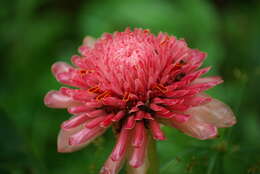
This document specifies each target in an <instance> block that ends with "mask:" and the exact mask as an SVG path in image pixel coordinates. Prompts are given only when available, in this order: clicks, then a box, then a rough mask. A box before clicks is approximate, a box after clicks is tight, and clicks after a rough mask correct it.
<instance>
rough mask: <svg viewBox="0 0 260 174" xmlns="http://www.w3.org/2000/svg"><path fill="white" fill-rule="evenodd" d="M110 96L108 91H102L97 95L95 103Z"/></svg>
mask: <svg viewBox="0 0 260 174" xmlns="http://www.w3.org/2000/svg"><path fill="white" fill-rule="evenodd" d="M109 95H110V91H104V92H103V93H101V94H99V95H98V96H97V97H96V100H97V101H100V100H102V99H103V98H105V97H107V96H109Z"/></svg>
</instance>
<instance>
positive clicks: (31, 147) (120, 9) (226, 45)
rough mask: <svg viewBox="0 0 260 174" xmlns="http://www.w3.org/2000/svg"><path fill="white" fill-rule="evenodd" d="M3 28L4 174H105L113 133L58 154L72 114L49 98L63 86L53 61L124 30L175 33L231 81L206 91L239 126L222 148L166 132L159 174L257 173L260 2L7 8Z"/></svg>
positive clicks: (1, 6) (30, 1)
mask: <svg viewBox="0 0 260 174" xmlns="http://www.w3.org/2000/svg"><path fill="white" fill-rule="evenodd" d="M0 20H1V27H0V37H1V39H0V53H1V68H0V77H1V85H0V99H1V103H0V115H1V116H0V140H1V143H0V173H1V174H9V173H10V174H61V173H62V174H96V173H98V170H99V169H100V168H101V166H102V164H103V163H104V161H105V159H106V158H107V156H108V155H109V153H110V151H111V150H112V147H113V144H114V138H113V135H112V132H111V131H108V132H107V133H105V135H104V136H103V137H101V138H98V139H97V140H96V141H94V143H92V144H91V145H89V146H88V147H87V148H85V149H84V150H81V151H80V152H75V153H72V154H59V153H57V152H56V136H57V134H58V131H59V127H60V126H59V125H60V123H61V122H62V121H63V120H65V119H67V118H68V117H69V115H68V113H66V111H64V110H55V109H49V108H46V107H45V106H44V105H43V102H42V100H43V96H44V94H45V93H46V92H47V91H48V90H50V89H58V88H59V87H60V84H58V82H56V81H55V79H54V78H53V77H52V75H51V72H50V67H51V65H52V64H53V63H54V62H55V61H59V60H62V61H69V60H70V56H71V55H72V54H75V53H76V50H77V48H78V46H79V45H80V44H81V41H82V39H83V37H84V36H86V35H91V36H94V37H99V36H100V35H101V34H102V33H103V32H113V31H115V30H119V31H122V30H123V29H124V28H125V27H127V26H130V27H131V28H134V27H142V28H149V29H151V31H152V32H153V33H158V32H159V31H164V32H168V33H170V34H174V35H176V36H178V37H179V38H185V40H186V41H187V42H188V43H189V45H190V46H191V47H193V48H199V49H201V50H203V51H205V52H207V53H208V59H207V60H206V62H205V66H206V65H211V66H212V67H213V68H212V71H211V73H210V74H211V75H213V74H214V75H221V76H222V77H223V78H224V80H225V83H224V84H222V85H220V86H218V87H216V88H214V89H212V90H210V91H209V93H210V94H211V95H212V96H213V97H216V98H219V99H221V100H223V101H224V102H226V103H227V104H229V105H230V106H231V107H232V108H233V110H234V112H235V114H236V116H237V118H238V123H237V125H235V126H234V127H233V128H229V129H225V130H220V138H218V139H215V140H207V141H200V140H196V139H193V138H190V137H188V136H185V135H183V134H181V133H179V132H177V131H176V130H173V129H169V128H164V130H165V132H166V134H167V137H168V140H167V141H163V142H159V143H158V153H159V157H160V171H161V173H162V174H174V173H176V174H197V173H200V174H204V173H205V174H220V173H221V174H259V173H260V133H259V130H260V124H259V123H260V116H259V113H260V107H259V103H260V99H259V98H260V95H259V94H260V90H259V86H260V82H259V79H260V78H259V77H260V56H259V50H260V44H259V42H260V33H259V31H260V22H259V21H260V1H257V0H256V1H253V0H248V1H245V0H244V1H242V0H240V1H239V0H233V1H232V0H215V1H213V0H175V1H174V0H172V1H171V0H125V1H122V0H109V1H101V0H100V1H94V0H92V1H83V0H80V1H69V0H13V1H9V0H1V1H0ZM121 173H124V172H121Z"/></svg>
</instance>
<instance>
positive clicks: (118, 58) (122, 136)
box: [44, 29, 236, 174]
mask: <svg viewBox="0 0 260 174" xmlns="http://www.w3.org/2000/svg"><path fill="white" fill-rule="evenodd" d="M79 51H80V56H78V55H75V56H73V57H72V59H71V60H72V63H73V64H74V66H71V65H68V64H66V63H64V62H57V63H55V64H54V65H53V66H52V72H53V74H54V76H55V77H56V79H57V80H58V81H59V82H60V83H63V84H65V85H69V86H73V87H76V89H75V88H67V87H62V88H61V89H60V90H59V91H50V92H49V93H48V94H47V95H46V96H45V99H44V102H45V104H46V105H47V106H48V107H52V108H67V110H68V112H69V113H71V114H72V115H73V116H72V117H71V118H70V119H69V120H67V121H65V122H63V123H62V125H61V131H60V134H59V137H58V151H59V152H73V151H76V150H79V149H81V148H82V147H84V146H86V145H87V144H89V143H90V142H91V141H92V140H94V139H95V138H96V137H98V136H100V135H101V134H103V133H104V132H105V131H106V130H107V129H108V127H110V126H111V125H112V126H113V128H114V130H115V131H116V135H117V143H116V145H115V147H114V150H113V152H112V153H111V155H110V157H109V158H108V160H107V161H106V163H105V165H104V167H103V168H102V170H101V173H102V174H116V173H118V171H119V170H120V168H121V166H122V164H123V162H124V161H125V160H126V159H127V162H128V163H129V165H130V166H132V167H133V170H136V171H138V170H139V171H145V170H147V168H148V166H149V162H148V161H147V160H148V159H147V149H148V148H147V146H148V144H149V142H150V141H152V138H153V139H155V140H165V135H164V133H163V131H162V130H161V125H162V124H164V125H168V126H172V127H174V128H176V129H178V130H180V131H182V132H183V133H185V134H187V135H189V136H192V137H195V138H198V139H202V140H205V139H210V138H214V137H216V136H217V128H219V127H229V126H232V125H233V124H235V123H236V119H235V117H234V114H233V113H232V111H231V109H230V108H229V107H228V106H227V105H225V104H224V103H222V102H220V101H219V100H216V99H212V98H211V97H209V96H207V95H206V94H204V93H203V91H205V90H207V89H209V88H212V87H213V86H215V85H218V84H220V83H222V80H221V78H220V77H201V76H202V75H203V74H205V73H207V72H208V71H209V69H210V68H202V69H199V68H200V66H201V65H202V63H203V61H204V59H205V58H206V53H203V52H201V51H199V50H196V49H191V48H189V47H188V46H187V44H186V42H185V41H184V40H177V39H176V38H175V37H174V36H169V35H168V34H165V33H160V34H159V35H158V36H154V35H153V34H151V33H150V31H149V30H142V29H135V30H134V31H131V30H130V29H126V30H125V31H124V32H115V33H113V34H104V35H103V36H102V37H101V38H100V39H97V40H94V39H92V38H91V37H87V38H86V39H85V40H84V43H83V45H82V46H81V47H80V48H79ZM150 135H151V136H150ZM151 137H152V138H151ZM133 173H134V172H133Z"/></svg>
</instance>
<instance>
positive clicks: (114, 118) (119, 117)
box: [112, 111, 125, 122]
mask: <svg viewBox="0 0 260 174" xmlns="http://www.w3.org/2000/svg"><path fill="white" fill-rule="evenodd" d="M124 115H125V112H124V111H119V112H118V113H117V114H116V115H115V116H114V117H113V118H112V121H113V122H116V121H119V120H120V119H121V118H123V117H124Z"/></svg>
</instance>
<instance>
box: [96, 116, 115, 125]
mask: <svg viewBox="0 0 260 174" xmlns="http://www.w3.org/2000/svg"><path fill="white" fill-rule="evenodd" d="M114 116H115V115H114V114H109V115H107V116H106V118H105V120H103V121H102V122H101V123H100V125H99V126H101V127H104V128H105V127H108V126H110V125H111V124H112V119H113V117H114Z"/></svg>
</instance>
